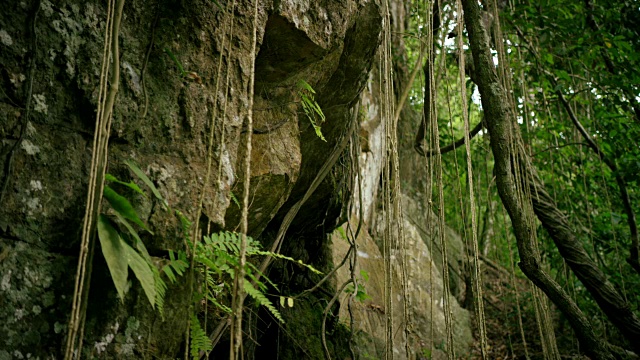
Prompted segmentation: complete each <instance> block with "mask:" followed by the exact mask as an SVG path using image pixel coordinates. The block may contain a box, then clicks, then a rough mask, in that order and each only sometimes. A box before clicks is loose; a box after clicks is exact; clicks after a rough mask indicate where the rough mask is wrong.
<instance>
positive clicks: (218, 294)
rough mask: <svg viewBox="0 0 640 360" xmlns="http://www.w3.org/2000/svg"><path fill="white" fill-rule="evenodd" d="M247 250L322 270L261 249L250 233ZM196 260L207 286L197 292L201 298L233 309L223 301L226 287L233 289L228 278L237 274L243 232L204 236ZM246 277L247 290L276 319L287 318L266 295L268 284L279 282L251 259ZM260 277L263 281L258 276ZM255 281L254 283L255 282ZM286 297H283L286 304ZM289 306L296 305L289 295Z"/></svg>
mask: <svg viewBox="0 0 640 360" xmlns="http://www.w3.org/2000/svg"><path fill="white" fill-rule="evenodd" d="M246 254H247V256H248V257H251V256H271V257H273V258H276V259H282V260H288V261H291V262H294V263H296V264H298V265H300V266H303V267H305V268H307V269H309V270H310V271H312V272H314V273H317V274H320V272H319V271H318V270H316V269H315V268H313V267H312V266H310V265H307V264H304V263H303V262H302V261H299V260H298V261H296V260H294V259H293V258H291V257H288V256H284V255H281V254H275V253H272V252H269V251H263V250H261V246H260V243H259V242H258V241H256V240H254V239H253V238H251V237H247V247H246ZM194 260H195V263H196V264H197V265H196V266H197V269H198V271H199V272H200V274H202V276H203V277H204V280H205V285H206V286H205V290H204V291H203V293H201V294H199V295H198V299H200V298H203V299H206V300H207V302H209V303H210V304H212V305H214V306H215V307H216V308H218V309H220V310H221V311H223V312H225V313H231V309H230V308H229V307H228V306H226V305H224V304H223V303H222V297H223V294H224V292H225V290H230V288H231V285H230V282H229V281H228V279H233V278H235V276H236V273H235V271H236V269H237V268H238V266H239V264H240V236H239V235H238V234H237V233H234V232H229V231H223V232H220V233H217V234H216V233H214V234H211V235H210V236H205V237H204V239H203V241H201V242H199V243H198V244H197V245H196V250H195V251H194ZM244 270H245V274H246V277H245V278H244V279H243V280H242V281H243V288H244V290H245V292H246V293H247V294H248V295H249V296H250V297H251V298H252V299H254V300H255V301H256V303H258V304H259V305H261V306H264V307H265V308H266V309H267V310H268V311H269V312H270V313H271V314H272V315H273V316H274V317H275V318H276V319H278V320H279V321H281V322H284V320H283V318H282V315H281V314H280V312H279V311H278V309H276V307H275V306H274V305H273V303H272V302H271V300H269V298H267V296H266V290H267V285H269V286H271V287H272V288H274V289H276V290H277V289H278V287H277V286H276V284H274V283H273V282H271V280H269V278H268V277H267V276H266V275H265V274H263V273H261V272H260V270H259V269H258V268H257V267H256V266H255V265H253V264H252V263H251V262H249V261H248V262H247V263H246V265H245V269H244ZM258 275H259V276H258ZM258 277H260V279H262V280H263V281H264V282H263V281H260V280H258ZM254 284H255V286H254ZM284 301H285V298H284V297H282V298H281V302H282V304H284ZM286 301H287V304H288V305H289V307H292V306H293V299H291V298H288V299H286Z"/></svg>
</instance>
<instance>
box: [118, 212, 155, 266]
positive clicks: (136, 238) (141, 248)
mask: <svg viewBox="0 0 640 360" xmlns="http://www.w3.org/2000/svg"><path fill="white" fill-rule="evenodd" d="M116 217H117V218H118V221H120V223H121V224H122V225H124V227H125V228H127V230H128V231H129V234H130V235H131V236H132V237H133V239H134V242H135V246H136V249H138V251H139V252H140V253H141V254H142V256H143V257H144V258H145V260H147V262H149V263H151V256H149V252H148V251H147V248H146V247H145V246H144V243H143V242H142V240H141V239H140V236H139V235H138V232H137V231H136V229H134V228H133V226H131V224H129V222H128V221H127V219H125V218H124V217H123V216H122V215H120V213H118V212H116Z"/></svg>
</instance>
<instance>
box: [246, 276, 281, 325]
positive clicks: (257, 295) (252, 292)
mask: <svg viewBox="0 0 640 360" xmlns="http://www.w3.org/2000/svg"><path fill="white" fill-rule="evenodd" d="M244 291H245V292H246V293H247V294H249V296H251V297H252V298H253V299H254V300H255V301H257V302H258V304H260V305H262V306H264V307H266V308H267V310H269V312H270V313H271V314H272V315H273V316H274V317H275V318H276V319H278V320H279V321H280V322H281V323H284V319H283V318H282V315H281V314H280V312H279V311H278V309H276V307H275V306H273V303H271V301H270V300H269V299H267V297H266V296H265V295H264V294H263V293H262V292H260V291H259V290H257V289H256V288H254V287H253V285H251V283H250V282H249V281H247V280H246V279H245V280H244Z"/></svg>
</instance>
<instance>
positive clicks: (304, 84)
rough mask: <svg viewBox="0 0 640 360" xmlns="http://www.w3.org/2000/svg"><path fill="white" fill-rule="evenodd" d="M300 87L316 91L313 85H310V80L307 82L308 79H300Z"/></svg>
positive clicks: (312, 91)
mask: <svg viewBox="0 0 640 360" xmlns="http://www.w3.org/2000/svg"><path fill="white" fill-rule="evenodd" d="M298 87H299V88H301V89H304V90H307V91H309V92H310V93H312V94H315V93H316V92H315V90H313V88H312V87H311V85H309V83H308V82H306V81H304V80H302V79H300V80H298Z"/></svg>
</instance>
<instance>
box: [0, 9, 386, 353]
mask: <svg viewBox="0 0 640 360" xmlns="http://www.w3.org/2000/svg"><path fill="white" fill-rule="evenodd" d="M36 3H37V2H36V1H33V2H28V1H17V0H15V1H9V2H7V3H3V11H2V14H0V34H1V35H2V43H1V44H0V65H1V67H0V72H1V76H0V87H1V88H2V93H1V94H0V140H1V141H2V142H1V148H0V159H1V160H0V161H1V162H2V164H0V165H1V166H0V168H1V169H2V175H1V176H2V177H1V178H0V179H2V180H3V182H4V181H5V180H6V183H7V187H6V191H5V193H4V197H3V203H2V206H1V208H0V254H1V255H0V274H1V287H0V291H1V293H0V319H3V321H2V325H0V335H1V336H0V337H1V340H0V358H2V359H5V358H12V357H15V358H21V357H22V356H24V357H31V358H35V357H40V358H47V357H49V356H53V357H58V356H59V354H60V351H61V349H62V346H63V339H64V337H65V334H66V332H67V328H66V327H67V322H68V315H67V314H68V313H69V311H70V308H71V304H70V299H71V297H72V294H73V281H74V276H75V269H76V263H77V253H78V243H79V238H80V236H79V235H80V233H81V223H82V217H83V213H84V208H85V198H86V189H87V183H88V169H89V163H90V158H91V152H90V149H91V144H92V141H93V140H92V139H93V131H94V121H95V109H96V105H97V96H98V94H97V87H98V86H97V85H98V83H99V73H100V66H101V63H102V59H101V56H100V54H102V43H103V32H104V26H105V19H106V8H105V4H104V2H98V1H87V2H81V3H70V2H64V1H53V0H42V1H41V4H40V6H39V9H38V11H37V18H35V19H36V20H35V24H34V25H32V22H33V21H34V13H35V9H36V7H37V4H36ZM216 3H220V4H221V5H222V6H227V5H228V4H230V2H226V1H218V2H215V1H214V2H212V1H195V0H194V1H179V2H174V1H151V2H143V1H128V2H127V3H126V5H125V8H124V15H123V20H122V27H121V29H120V37H119V40H120V47H121V59H120V61H121V84H120V91H119V92H118V95H117V101H116V107H115V111H114V119H113V125H112V129H111V134H110V143H109V145H110V146H109V148H110V153H109V169H108V172H109V173H111V174H114V175H116V176H117V177H119V178H121V179H122V180H130V175H129V172H128V170H127V168H126V167H125V166H124V164H123V161H124V160H127V159H132V160H134V161H135V162H136V163H138V164H139V165H140V166H141V168H142V169H143V170H144V171H145V172H146V173H147V175H148V176H149V177H150V178H151V179H152V180H153V181H154V182H155V184H156V186H157V187H158V188H159V189H160V192H161V193H162V195H163V196H164V197H165V198H166V199H167V201H168V202H169V204H171V206H172V207H173V208H176V209H180V210H182V211H183V212H184V213H185V214H186V215H187V217H190V218H191V220H195V219H193V216H194V215H195V209H196V205H197V203H198V199H199V196H200V192H201V191H204V192H205V201H204V212H203V216H202V218H201V219H197V220H198V221H200V222H201V223H202V224H203V225H207V224H212V228H213V229H216V228H218V229H220V228H225V229H231V230H233V229H234V228H235V227H236V226H237V223H238V217H239V216H238V215H239V212H238V211H237V208H236V207H235V205H233V204H231V201H230V199H231V197H232V193H235V194H240V192H241V191H240V189H241V188H242V182H243V179H244V178H246V175H245V174H243V173H242V170H241V167H240V166H239V164H240V159H242V158H243V156H244V154H243V150H242V149H243V148H244V147H243V146H241V144H243V138H244V135H243V134H245V131H244V129H243V122H244V118H245V117H246V114H247V105H248V100H249V89H248V85H249V79H250V76H251V62H252V57H253V56H252V54H251V53H250V51H251V47H252V46H251V38H252V28H253V25H254V20H253V16H252V15H253V4H252V2H250V1H237V2H236V3H237V5H236V8H235V9H234V10H233V11H232V14H233V16H231V17H230V16H229V15H228V13H227V12H226V11H224V10H223V9H221V8H220V7H219V6H218V5H217V4H216ZM229 19H232V22H229ZM231 23H232V24H233V25H232V29H233V30H231V26H230V24H231ZM255 25H256V26H257V29H258V44H257V45H258V49H259V53H258V55H257V58H256V83H255V89H254V90H255V94H256V98H255V119H254V121H255V128H256V131H255V133H254V137H253V140H254V145H253V149H254V151H253V152H252V165H253V166H252V170H251V174H250V176H251V192H252V204H251V211H250V219H249V222H250V224H251V229H250V231H251V234H252V235H254V236H259V235H260V234H261V233H262V232H263V231H264V229H265V228H267V226H268V225H269V223H270V222H271V221H272V219H273V218H274V217H276V216H277V215H278V214H279V213H283V212H285V211H287V209H288V207H289V206H290V204H291V203H292V202H294V201H297V197H299V196H300V193H301V192H302V191H303V190H304V189H305V187H306V186H308V184H309V182H310V181H311V180H312V179H313V178H314V176H315V172H317V169H318V168H319V167H320V166H321V165H322V163H323V162H324V159H325V158H326V156H327V155H328V153H329V152H330V149H332V147H333V146H335V144H336V141H337V139H339V138H340V137H341V136H342V135H343V134H344V132H345V130H346V124H347V123H348V121H347V120H348V119H349V113H350V109H351V108H352V107H353V105H354V103H355V101H356V99H357V97H358V94H359V93H360V91H361V90H362V88H363V87H364V86H365V83H366V79H367V74H368V72H369V69H370V67H371V63H372V61H373V54H374V53H375V51H376V48H377V46H378V44H379V42H380V40H379V32H380V28H381V15H380V9H379V5H378V4H377V3H376V2H374V1H366V0H359V1H356V0H352V1H340V2H335V1H261V2H260V12H259V15H258V19H257V22H256V24H255ZM32 26H33V27H34V28H35V33H32V32H31V31H30V29H31V28H32ZM230 31H233V35H232V36H231V37H230V36H229V33H230ZM34 36H37V37H35V38H34ZM229 38H231V40H229ZM34 44H35V45H34ZM148 49H150V56H149V60H148V62H145V55H146V53H147V50H148ZM169 54H171V55H169ZM172 56H173V57H175V58H176V61H174V60H173V59H172ZM32 57H35V66H34V69H33V72H32V73H31V72H30V71H29V67H28V63H29V60H30V59H31V58H32ZM219 62H221V64H222V66H221V70H220V71H218V64H219ZM178 63H179V64H180V66H181V67H182V68H183V69H184V71H186V72H190V73H192V75H190V76H189V77H183V76H181V74H180V71H179V70H178V68H179V66H178V65H177V64H178ZM143 73H144V78H143ZM193 74H195V75H196V76H194V75H193ZM189 78H190V79H189ZM218 79H219V80H218ZM298 80H305V81H306V82H307V83H309V84H311V86H312V87H313V88H314V89H315V90H316V93H317V94H316V99H317V101H318V102H319V103H320V105H321V106H322V108H323V109H324V112H325V114H326V121H325V123H324V124H322V132H323V134H324V137H325V138H326V139H327V141H326V142H323V141H321V140H320V139H318V137H317V136H316V134H315V132H314V130H313V128H312V126H311V124H310V122H309V120H308V119H307V118H306V116H305V114H304V112H303V111H302V109H301V106H300V103H299V102H300V99H299V96H298V88H297V86H296V84H297V82H298ZM31 81H33V90H32V92H29V91H28V84H29V83H30V82H31ZM146 95H148V104H147V103H146V100H145V97H146ZM28 98H30V100H31V101H28V100H29V99H28ZM28 103H29V109H27V104H28ZM145 112H146V115H145V116H143V114H145ZM27 114H29V115H28V117H27ZM23 127H24V129H25V130H24V135H21V134H22V129H23ZM212 127H213V131H212ZM211 133H212V134H213V136H214V139H213V140H214V144H215V146H214V149H213V154H214V156H213V165H212V169H213V176H212V177H211V180H210V182H209V183H207V184H205V183H204V180H205V174H206V172H207V149H208V143H209V141H210V140H211V139H210V134H211ZM18 142H19V143H18ZM14 145H16V146H15V151H14V150H13V148H14ZM10 159H11V164H10V165H11V166H9V162H10ZM9 168H10V173H9V171H8V170H7V169H9ZM334 188H335V185H334V184H333V183H332V182H330V181H329V182H327V183H326V184H323V186H322V187H321V189H320V190H319V191H318V192H317V193H316V195H315V198H314V199H313V201H312V202H310V204H313V205H310V206H309V207H308V208H307V209H305V210H304V211H302V213H301V214H300V217H299V220H298V223H297V224H296V225H295V226H297V227H298V228H304V227H305V224H307V225H308V224H310V223H317V222H318V221H320V220H319V219H318V218H317V217H316V216H315V214H316V213H317V212H318V211H322V212H325V213H326V212H327V209H326V204H327V201H322V199H325V198H326V197H328V196H331V194H332V193H333V192H334V190H335V189H334ZM135 202H136V203H135V206H136V208H137V209H142V210H141V211H139V212H140V213H141V215H142V218H143V220H144V221H145V222H147V223H148V224H149V225H150V228H151V230H152V231H153V232H154V233H155V236H153V237H152V236H145V237H144V241H145V244H146V246H147V248H148V249H149V252H150V253H151V255H153V256H156V257H159V258H162V257H164V256H166V250H167V249H179V248H181V247H182V246H183V245H182V240H181V234H180V226H179V221H178V219H176V218H175V217H174V216H173V215H172V214H169V213H167V212H165V211H164V210H163V209H162V206H159V204H158V203H157V202H155V201H153V200H151V199H148V198H142V197H140V198H136V199H135ZM230 204H231V205H230ZM333 212H334V213H336V215H335V216H337V212H336V210H333ZM338 212H339V209H338ZM185 286H186V285H185V284H181V285H178V286H176V287H174V288H171V289H169V296H168V298H167V304H166V309H165V310H166V311H165V319H164V320H163V319H161V318H159V316H157V314H155V313H154V312H153V311H152V310H151V309H150V307H149V305H148V304H147V303H146V299H145V298H144V295H143V294H141V293H140V291H139V290H138V289H136V286H133V287H132V289H131V291H130V292H129V294H127V297H126V299H125V302H124V304H121V303H120V302H119V301H118V300H117V299H116V297H115V292H114V291H113V285H112V282H111V281H110V278H109V275H108V271H107V270H106V266H105V264H104V260H102V259H101V258H100V255H99V253H97V255H96V257H95V262H94V271H93V278H92V285H91V288H92V292H91V301H90V306H89V309H88V318H87V326H86V333H85V335H86V339H85V353H86V356H100V357H101V358H109V357H114V358H119V359H122V358H127V357H130V358H139V357H140V356H142V354H147V355H148V354H153V356H157V357H160V358H163V357H174V356H176V355H177V354H179V353H180V351H181V346H183V345H182V344H183V334H184V330H185V329H186V322H185V321H183V320H184V319H186V317H185V316H186V314H187V311H188V310H187V309H188V305H189V299H188V298H187V297H186V293H188V292H187V291H185V290H186V289H185ZM167 328H170V329H172V331H171V332H170V333H168V332H167V331H166V329H167ZM145 356H146V355H145Z"/></svg>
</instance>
